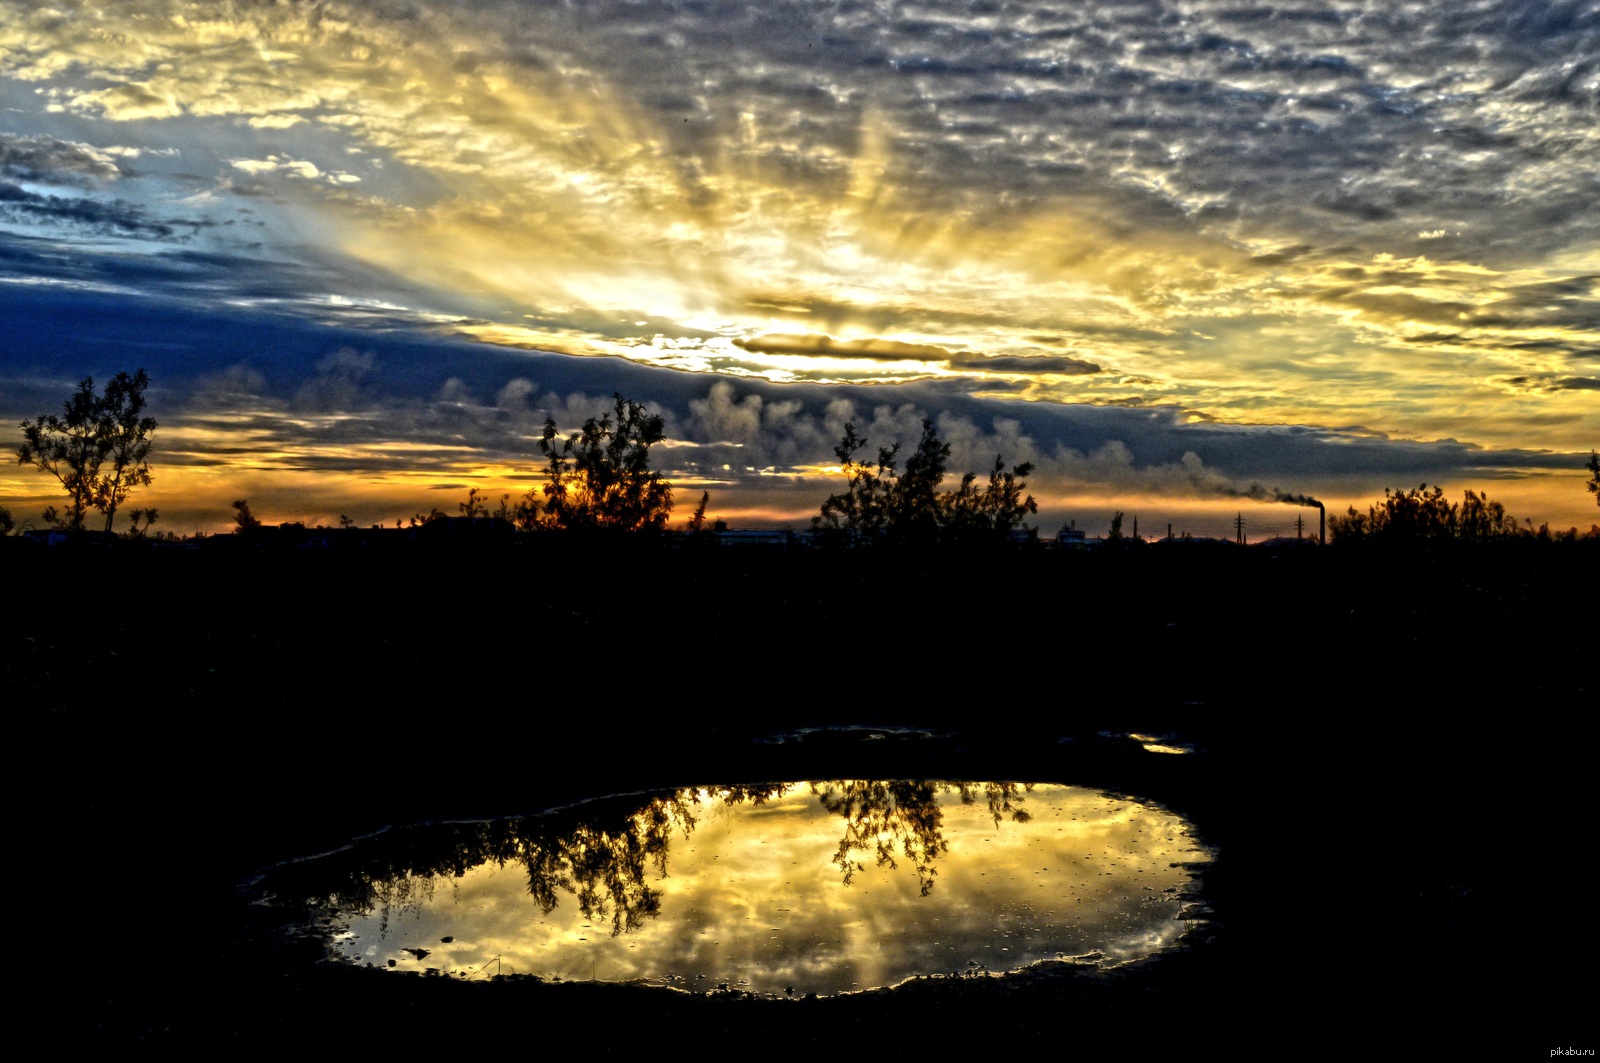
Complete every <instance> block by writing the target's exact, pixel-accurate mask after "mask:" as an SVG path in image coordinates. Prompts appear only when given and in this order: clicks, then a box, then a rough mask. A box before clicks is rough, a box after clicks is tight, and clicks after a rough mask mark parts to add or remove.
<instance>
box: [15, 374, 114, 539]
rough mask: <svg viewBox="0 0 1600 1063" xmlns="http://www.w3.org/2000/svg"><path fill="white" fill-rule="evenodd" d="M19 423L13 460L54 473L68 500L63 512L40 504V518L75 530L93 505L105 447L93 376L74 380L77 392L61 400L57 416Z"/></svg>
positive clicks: (98, 397)
mask: <svg viewBox="0 0 1600 1063" xmlns="http://www.w3.org/2000/svg"><path fill="white" fill-rule="evenodd" d="M21 427H22V445H21V446H19V447H18V448H17V462H18V464H21V465H33V466H36V467H38V468H40V469H42V470H44V471H45V472H47V473H49V474H50V475H52V476H54V477H55V478H56V479H57V480H59V481H60V482H61V486H62V488H63V489H64V490H65V491H66V492H67V497H68V499H69V500H70V501H69V502H68V503H67V508H66V510H65V511H64V512H58V511H57V510H56V507H54V506H48V507H46V508H45V511H44V519H45V521H46V522H47V523H49V524H54V525H57V526H59V527H62V528H66V529H68V530H71V531H81V530H82V529H83V522H84V518H85V517H86V516H87V514H88V512H89V509H90V507H92V506H93V505H94V499H95V494H96V491H97V489H98V484H99V482H100V464H101V462H103V461H104V460H105V457H106V453H107V451H108V447H107V446H106V441H105V437H104V435H103V433H102V432H101V430H100V396H99V395H97V394H96V393H95V390H94V380H93V378H91V377H84V378H83V380H82V381H81V382H79V384H78V390H77V391H76V392H74V393H73V395H72V397H71V398H69V399H68V400H67V401H66V405H65V409H64V410H63V415H62V416H60V417H57V416H56V415H55V414H46V415H44V416H43V417H40V418H39V419H38V420H37V421H23V422H22V425H21Z"/></svg>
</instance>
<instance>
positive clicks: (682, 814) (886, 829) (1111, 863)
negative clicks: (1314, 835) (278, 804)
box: [267, 780, 1209, 995]
mask: <svg viewBox="0 0 1600 1063" xmlns="http://www.w3.org/2000/svg"><path fill="white" fill-rule="evenodd" d="M1207 859H1209V856H1208V854H1207V853H1206V851H1205V850H1204V848H1203V847H1202V846H1201V845H1200V844H1199V843H1198V842H1197V841H1196V839H1195V837H1194V834H1193V831H1192V829H1191V828H1190V827H1189V825H1188V824H1187V823H1185V822H1184V821H1183V820H1182V819H1181V818H1180V817H1178V816H1176V815H1174V814H1173V813H1171V812H1169V811H1166V810H1164V809H1161V808H1159V807H1156V806H1154V805H1151V804H1147V803H1142V802H1139V801H1136V800H1132V799H1129V798H1127V797H1120V796H1114V795H1108V794H1104V793H1099V792H1096V791H1091V790H1085V789H1080V788H1075V787H1070V786H1061V785H1055V784H1038V785H1029V784H1021V783H963V782H928V781H890V782H885V781H860V780H855V781H825V782H810V783H789V784H776V785H770V786H756V787H709V788H701V789H689V790H680V791H676V792H674V793H670V794H660V795H653V796H636V797H633V798H626V799H608V800H607V801H604V802H595V803H593V804H589V805H584V806H580V807H577V808H574V809H568V810H565V811H564V812H562V813H559V814H552V815H549V816H541V817H529V818H522V819H509V820H497V821H493V822H488V823H454V824H440V825H433V826H428V827H418V828H408V829H405V830H395V831H389V832H386V833H384V834H382V835H379V836H376V837H374V838H371V839H366V840H364V841H362V842H360V843H357V844H355V845H352V846H351V847H350V848H349V849H347V850H344V851H341V852H340V853H336V854H332V855H330V856H327V857H323V858H319V859H317V860H312V861H306V862H303V863H301V864H296V865H292V866H290V867H286V868H283V869H280V870H279V871H278V872H276V873H275V874H274V875H273V876H271V877H270V878H269V880H268V883H267V885H268V886H269V888H270V889H272V890H274V891H275V892H276V893H277V894H278V896H280V897H281V898H285V899H288V898H294V899H299V900H311V901H314V902H315V903H316V904H318V905H319V906H320V907H321V908H322V910H323V911H324V912H325V925H326V926H327V927H328V928H329V934H330V940H331V943H332V945H333V947H334V948H335V949H336V950H337V952H338V953H339V954H340V955H342V956H344V957H347V958H348V959H350V960H351V961H353V962H357V963H362V964H371V965H374V966H380V967H389V968H393V969H395V970H397V971H431V972H433V973H437V974H444V975H448V976H452V977H458V978H483V977H488V976H493V975H496V974H521V975H537V976H539V977H542V978H546V979H560V980H589V979H596V980H600V981H613V982H639V983H647V984H653V985H664V986H676V987H679V988H683V989H690V990H713V989H719V988H735V989H742V990H746V991H749V992H754V993H760V994H770V995H803V994H808V993H816V994H819V995H827V994H833V993H841V992H850V991H853V990H860V989H868V988H873V987H879V986H887V985H893V984H896V983H898V982H901V981H903V980H905V979H907V978H911V977H916V976H925V975H941V974H946V975H947V974H972V973H978V972H985V973H1000V972H1005V971H1012V970H1016V969H1018V968H1022V967H1026V966H1028V965H1031V964H1035V963H1039V962H1048V961H1070V962H1076V963H1092V964H1102V965H1105V964H1113V963H1120V962H1125V961H1129V960H1135V959H1139V958H1141V957H1144V956H1148V955H1151V954H1152V953H1154V952H1156V951H1158V950H1160V949H1162V948H1164V947H1166V946H1168V945H1170V944H1172V943H1173V942H1174V941H1176V940H1177V939H1178V938H1179V937H1180V936H1181V935H1182V933H1183V932H1184V930H1185V929H1186V928H1187V926H1188V925H1189V923H1188V921H1187V920H1185V919H1183V918H1180V916H1181V915H1182V914H1183V909H1184V906H1185V904H1186V903H1192V898H1190V897H1189V896H1188V893H1189V891H1190V889H1191V886H1192V881H1191V879H1192V868H1193V867H1194V866H1195V865H1197V864H1200V863H1203V862H1205V861H1206V860H1207Z"/></svg>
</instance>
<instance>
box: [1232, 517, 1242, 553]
mask: <svg viewBox="0 0 1600 1063" xmlns="http://www.w3.org/2000/svg"><path fill="white" fill-rule="evenodd" d="M1233 541H1234V542H1236V543H1238V544H1239V545H1240V546H1243V545H1244V514H1243V513H1240V514H1239V515H1238V516H1237V517H1234V518H1233Z"/></svg>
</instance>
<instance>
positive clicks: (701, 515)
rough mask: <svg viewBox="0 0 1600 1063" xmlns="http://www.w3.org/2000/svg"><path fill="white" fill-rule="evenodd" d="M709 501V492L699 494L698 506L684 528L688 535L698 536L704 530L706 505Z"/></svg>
mask: <svg viewBox="0 0 1600 1063" xmlns="http://www.w3.org/2000/svg"><path fill="white" fill-rule="evenodd" d="M710 501H711V492H710V491H701V492H700V504H699V505H697V506H695V507H694V516H692V517H690V518H689V523H688V524H687V525H686V526H685V528H686V530H687V531H688V532H689V534H690V535H700V534H702V533H704V532H705V530H706V504H707V503H709V502H710Z"/></svg>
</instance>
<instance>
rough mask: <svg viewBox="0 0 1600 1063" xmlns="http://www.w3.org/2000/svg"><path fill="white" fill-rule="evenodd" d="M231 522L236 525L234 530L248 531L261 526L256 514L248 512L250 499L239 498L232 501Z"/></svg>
mask: <svg viewBox="0 0 1600 1063" xmlns="http://www.w3.org/2000/svg"><path fill="white" fill-rule="evenodd" d="M233 522H234V524H236V525H238V527H237V528H235V529H234V530H235V531H236V532H249V531H253V530H255V529H256V528H259V527H261V522H260V521H259V520H257V519H256V515H255V514H254V513H251V512H250V500H249V499H247V498H241V499H238V500H236V501H235V502H234V503H233Z"/></svg>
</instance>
